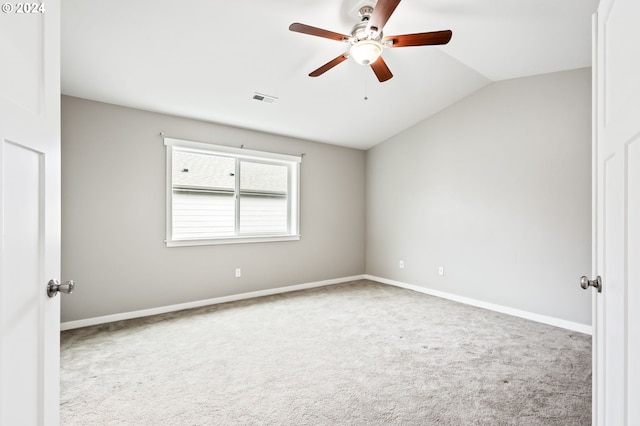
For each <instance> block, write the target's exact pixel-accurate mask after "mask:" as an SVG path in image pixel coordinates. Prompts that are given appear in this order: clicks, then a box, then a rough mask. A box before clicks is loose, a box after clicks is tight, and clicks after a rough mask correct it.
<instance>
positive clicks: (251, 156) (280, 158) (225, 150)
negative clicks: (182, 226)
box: [164, 138, 302, 247]
mask: <svg viewBox="0 0 640 426" xmlns="http://www.w3.org/2000/svg"><path fill="white" fill-rule="evenodd" d="M164 145H165V146H166V239H165V243H166V245H167V247H182V246H201V245H215V244H239V243H261V242H273V241H295V240H299V239H300V163H301V162H302V157H301V156H294V155H286V154H277V153H271V152H263V151H253V150H248V149H244V148H235V147H229V146H224V145H214V144H209V143H203V142H194V141H187V140H182V139H173V138H164ZM174 149H180V150H183V151H189V152H195V153H206V154H208V155H220V156H224V157H233V158H236V159H238V160H240V161H241V160H250V161H255V162H267V163H272V164H273V163H276V164H282V165H286V166H287V167H288V168H289V173H288V175H289V179H288V180H289V185H288V186H289V188H288V197H287V199H288V231H287V232H286V233H282V234H280V233H278V234H256V235H235V236H230V237H229V236H225V237H216V238H188V239H176V238H174V237H173V173H172V170H173V151H174ZM238 214H239V212H238V211H237V207H236V215H238Z"/></svg>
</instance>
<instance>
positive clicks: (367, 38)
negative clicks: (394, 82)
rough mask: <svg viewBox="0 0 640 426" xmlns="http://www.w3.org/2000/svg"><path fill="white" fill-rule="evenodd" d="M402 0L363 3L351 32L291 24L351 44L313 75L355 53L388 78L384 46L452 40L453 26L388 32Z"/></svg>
mask: <svg viewBox="0 0 640 426" xmlns="http://www.w3.org/2000/svg"><path fill="white" fill-rule="evenodd" d="M398 3H400V0H378V3H377V4H376V6H375V8H374V7H373V6H363V7H361V8H360V10H359V14H360V22H358V23H357V24H356V25H354V26H353V28H352V29H351V35H346V34H339V33H335V32H333V31H328V30H324V29H322V28H316V27H312V26H310V25H305V24H301V23H298V22H296V23H293V24H291V25H290V26H289V30H291V31H295V32H298V33H303V34H309V35H313V36H317V37H324V38H328V39H331V40H337V41H341V42H344V43H349V44H350V45H351V46H350V48H349V50H347V51H346V52H344V53H342V54H340V55H339V56H337V57H336V58H334V59H332V60H330V61H329V62H327V63H326V64H324V65H322V66H321V67H320V68H318V69H316V70H314V71H312V72H311V73H310V74H309V77H318V76H320V75H322V74H324V73H325V72H327V71H329V70H330V69H331V68H333V67H335V66H336V65H338V64H340V63H342V62H344V61H346V60H347V59H348V58H350V57H351V58H353V59H354V60H355V61H356V62H357V63H359V64H361V65H369V66H370V67H371V69H372V70H373V72H374V73H375V75H376V77H378V80H379V81H380V82H384V81H387V80H389V79H390V78H391V77H393V74H391V70H389V67H388V66H387V64H386V62H385V61H384V59H382V56H381V55H382V50H383V49H384V48H387V47H392V48H395V47H410V46H427V45H438V44H447V43H449V40H451V35H452V32H451V31H450V30H445V31H432V32H427V33H416V34H403V35H395V36H384V35H383V34H382V29H383V27H384V25H385V24H386V23H387V21H388V20H389V18H390V17H391V14H392V13H393V11H394V10H395V9H396V7H397V6H398Z"/></svg>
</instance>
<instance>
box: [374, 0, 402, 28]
mask: <svg viewBox="0 0 640 426" xmlns="http://www.w3.org/2000/svg"><path fill="white" fill-rule="evenodd" d="M398 3H400V0H378V3H377V4H376V7H375V8H374V9H373V13H372V14H371V18H369V24H368V25H367V29H369V30H370V29H375V31H378V32H379V31H382V28H383V27H384V25H385V24H386V23H387V21H388V20H389V18H390V17H391V14H392V13H393V11H394V10H396V7H397V6H398Z"/></svg>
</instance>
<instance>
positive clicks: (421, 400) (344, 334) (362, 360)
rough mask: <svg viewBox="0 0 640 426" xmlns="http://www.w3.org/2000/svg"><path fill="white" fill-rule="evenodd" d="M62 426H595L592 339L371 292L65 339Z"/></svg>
mask: <svg viewBox="0 0 640 426" xmlns="http://www.w3.org/2000/svg"><path fill="white" fill-rule="evenodd" d="M61 358H62V359H61V365H62V369H61V417H62V425H63V426H66V425H83V426H84V425H562V426H568V425H590V424H591V338H590V336H586V335H583V334H580V333H575V332H571V331H567V330H563V329H559V328H555V327H551V326H546V325H543V324H538V323H535V322H531V321H527V320H524V319H519V318H514V317H510V316H507V315H503V314H499V313H495V312H491V311H487V310H483V309H479V308H474V307H470V306H466V305H461V304H457V303H455V302H451V301H447V300H444V299H440V298H436V297H431V296H427V295H423V294H420V293H416V292H412V291H409V290H403V289H399V288H395V287H391V286H385V285H382V284H378V283H374V282H371V281H364V280H363V281H356V282H352V283H345V284H340V285H334V286H329V287H323V288H317V289H312V290H305V291H300V292H294V293H288V294H283V295H276V296H269V297H263V298H259V299H254V300H247V301H240V302H233V303H227V304H222V305H215V306H210V307H205V308H198V309H194V310H189V311H182V312H178V313H170V314H163V315H158V316H154V317H148V318H142V319H135V320H129V321H121V322H117V323H111V324H106V325H101V326H95V327H87V328H83V329H77V330H70V331H65V332H63V333H62V348H61Z"/></svg>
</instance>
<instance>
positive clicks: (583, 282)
mask: <svg viewBox="0 0 640 426" xmlns="http://www.w3.org/2000/svg"><path fill="white" fill-rule="evenodd" d="M589 286H591V287H594V288H595V289H596V290H598V293H602V278H600V275H598V276H597V277H596V279H595V280H590V279H589V278H587V277H585V276H584V275H583V276H582V278H580V287H582V288H583V289H585V290H586V289H588V288H589Z"/></svg>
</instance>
